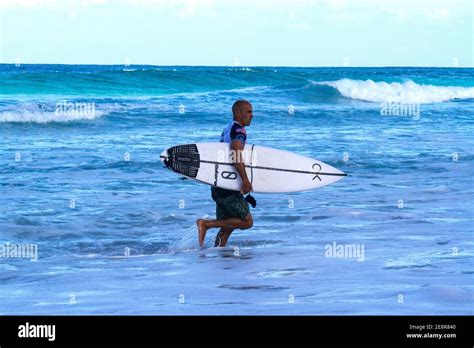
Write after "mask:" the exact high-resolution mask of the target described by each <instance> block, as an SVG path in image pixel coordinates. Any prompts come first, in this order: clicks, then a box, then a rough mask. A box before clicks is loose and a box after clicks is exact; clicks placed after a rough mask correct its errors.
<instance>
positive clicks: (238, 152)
mask: <svg viewBox="0 0 474 348" xmlns="http://www.w3.org/2000/svg"><path fill="white" fill-rule="evenodd" d="M230 148H231V150H232V151H233V153H234V154H235V156H233V159H234V167H235V169H236V170H237V173H239V175H240V178H241V179H242V188H241V190H240V191H241V192H242V193H244V194H246V193H249V192H250V191H252V184H251V183H250V181H249V178H248V177H247V173H246V171H245V164H244V158H243V156H242V151H243V150H244V148H245V145H244V144H242V142H240V141H238V140H234V141H232V143H231V144H230Z"/></svg>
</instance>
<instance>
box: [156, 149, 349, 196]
mask: <svg viewBox="0 0 474 348" xmlns="http://www.w3.org/2000/svg"><path fill="white" fill-rule="evenodd" d="M233 156H234V153H233V152H232V151H231V150H230V144H227V143H197V144H187V145H178V146H173V147H171V148H169V149H167V150H165V151H163V152H162V153H161V155H160V159H161V161H162V162H163V163H164V164H165V165H166V167H167V168H169V169H171V170H172V171H174V172H176V173H179V174H181V175H184V176H186V177H188V178H192V179H195V180H198V181H200V182H203V183H206V184H209V185H212V186H217V187H221V188H225V189H228V190H234V191H240V187H241V184H242V180H241V178H240V175H239V174H238V173H237V170H236V169H235V167H234V165H233ZM243 159H244V164H245V170H246V172H247V176H248V178H249V180H250V182H251V183H252V187H253V191H254V192H274V193H277V192H297V191H306V190H311V189H315V188H318V187H321V186H325V185H329V184H332V183H334V182H336V181H338V180H340V179H341V178H343V177H344V176H346V174H345V173H343V172H342V171H340V170H338V169H336V168H334V167H331V166H330V165H328V164H326V163H324V162H321V161H317V160H315V159H312V158H309V157H306V156H301V155H298V154H295V153H292V152H288V151H282V150H276V149H272V148H269V147H265V146H259V145H250V144H246V145H245V149H244V151H243Z"/></svg>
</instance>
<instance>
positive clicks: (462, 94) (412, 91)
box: [311, 79, 474, 104]
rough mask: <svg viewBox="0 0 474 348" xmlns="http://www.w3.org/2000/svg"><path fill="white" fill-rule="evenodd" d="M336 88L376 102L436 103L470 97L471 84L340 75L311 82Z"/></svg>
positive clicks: (360, 98) (473, 94)
mask: <svg viewBox="0 0 474 348" xmlns="http://www.w3.org/2000/svg"><path fill="white" fill-rule="evenodd" d="M311 82H312V83H313V84H316V85H325V86H331V87H334V88H336V89H337V90H338V91H339V93H341V94H342V95H343V96H344V97H346V98H351V99H358V100H365V101H369V102H376V103H419V104H426V103H438V102H443V101H448V100H454V99H468V98H474V87H455V86H433V85H419V84H417V83H415V82H413V81H407V82H404V83H399V82H392V83H387V82H375V81H372V80H365V81H363V80H352V79H341V80H337V81H323V82H314V81H311Z"/></svg>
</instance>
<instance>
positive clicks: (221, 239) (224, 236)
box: [214, 227, 234, 247]
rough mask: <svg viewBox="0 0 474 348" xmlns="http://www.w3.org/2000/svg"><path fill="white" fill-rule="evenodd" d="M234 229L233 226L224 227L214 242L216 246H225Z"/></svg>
mask: <svg viewBox="0 0 474 348" xmlns="http://www.w3.org/2000/svg"><path fill="white" fill-rule="evenodd" d="M233 231H234V229H233V228H227V227H222V228H221V229H220V230H219V232H218V233H217V236H216V241H215V242H214V247H225V245H226V244H227V240H228V239H229V237H230V235H231V234H232V232H233Z"/></svg>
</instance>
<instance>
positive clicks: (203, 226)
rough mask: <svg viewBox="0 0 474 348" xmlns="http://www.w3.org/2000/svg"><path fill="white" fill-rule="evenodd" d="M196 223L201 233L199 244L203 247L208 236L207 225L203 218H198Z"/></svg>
mask: <svg viewBox="0 0 474 348" xmlns="http://www.w3.org/2000/svg"><path fill="white" fill-rule="evenodd" d="M196 225H197V228H198V233H199V245H200V246H201V247H202V246H203V245H204V238H205V237H206V232H207V227H206V223H205V222H204V220H203V219H198V220H196Z"/></svg>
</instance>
